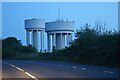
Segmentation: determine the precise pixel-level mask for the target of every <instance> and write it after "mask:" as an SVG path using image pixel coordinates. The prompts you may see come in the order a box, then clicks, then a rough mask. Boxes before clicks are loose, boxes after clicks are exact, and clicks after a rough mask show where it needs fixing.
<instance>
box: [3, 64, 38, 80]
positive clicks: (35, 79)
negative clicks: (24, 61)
mask: <svg viewBox="0 0 120 80" xmlns="http://www.w3.org/2000/svg"><path fill="white" fill-rule="evenodd" d="M4 63H5V64H8V65H10V66H12V67H14V68H16V69H17V70H19V71H22V72H24V73H25V74H26V75H28V76H29V77H31V78H33V79H34V80H39V79H38V78H36V77H35V76H33V75H32V74H30V73H28V72H26V71H25V70H23V69H21V68H19V67H17V66H15V65H13V64H9V63H6V62H4Z"/></svg>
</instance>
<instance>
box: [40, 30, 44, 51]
mask: <svg viewBox="0 0 120 80" xmlns="http://www.w3.org/2000/svg"><path fill="white" fill-rule="evenodd" d="M41 52H44V30H41Z"/></svg>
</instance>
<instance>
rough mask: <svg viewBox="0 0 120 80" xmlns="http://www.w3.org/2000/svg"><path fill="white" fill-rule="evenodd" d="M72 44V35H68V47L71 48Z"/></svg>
mask: <svg viewBox="0 0 120 80" xmlns="http://www.w3.org/2000/svg"><path fill="white" fill-rule="evenodd" d="M71 42H72V33H70V35H69V46H71V44H70V43H71Z"/></svg>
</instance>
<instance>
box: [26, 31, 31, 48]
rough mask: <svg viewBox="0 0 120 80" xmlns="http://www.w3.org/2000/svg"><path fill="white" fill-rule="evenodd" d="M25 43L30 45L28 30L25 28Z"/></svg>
mask: <svg viewBox="0 0 120 80" xmlns="http://www.w3.org/2000/svg"><path fill="white" fill-rule="evenodd" d="M26 44H27V46H29V45H30V32H29V30H26Z"/></svg>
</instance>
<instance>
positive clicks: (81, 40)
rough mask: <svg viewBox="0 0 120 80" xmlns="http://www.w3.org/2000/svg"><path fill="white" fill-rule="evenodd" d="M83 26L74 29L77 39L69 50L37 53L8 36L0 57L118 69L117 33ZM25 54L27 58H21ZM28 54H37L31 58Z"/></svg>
mask: <svg viewBox="0 0 120 80" xmlns="http://www.w3.org/2000/svg"><path fill="white" fill-rule="evenodd" d="M84 27H85V28H84V29H81V30H77V32H76V34H75V36H76V37H77V38H76V39H75V40H74V41H73V42H71V43H70V44H71V46H70V47H65V49H62V50H55V47H54V49H53V52H52V53H43V54H42V53H38V52H37V51H36V49H35V48H34V47H32V46H29V47H26V46H23V45H22V44H21V43H20V40H17V39H16V38H14V37H8V38H6V39H4V40H2V49H3V50H2V51H3V54H2V56H3V58H7V59H8V58H11V57H12V58H14V59H28V60H33V59H34V60H41V59H42V60H55V61H56V60H58V61H70V62H75V63H80V64H88V65H98V66H109V67H116V68H120V64H119V61H120V50H119V49H120V32H116V31H114V32H113V31H105V30H103V31H101V30H95V29H91V28H90V27H89V25H88V24H86V25H85V26H84ZM26 53H27V54H28V55H24V54H26ZM30 53H36V54H37V55H36V54H35V55H31V56H30ZM17 54H21V55H20V56H21V57H20V56H17ZM22 54H23V55H22ZM15 56H17V58H15Z"/></svg>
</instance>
